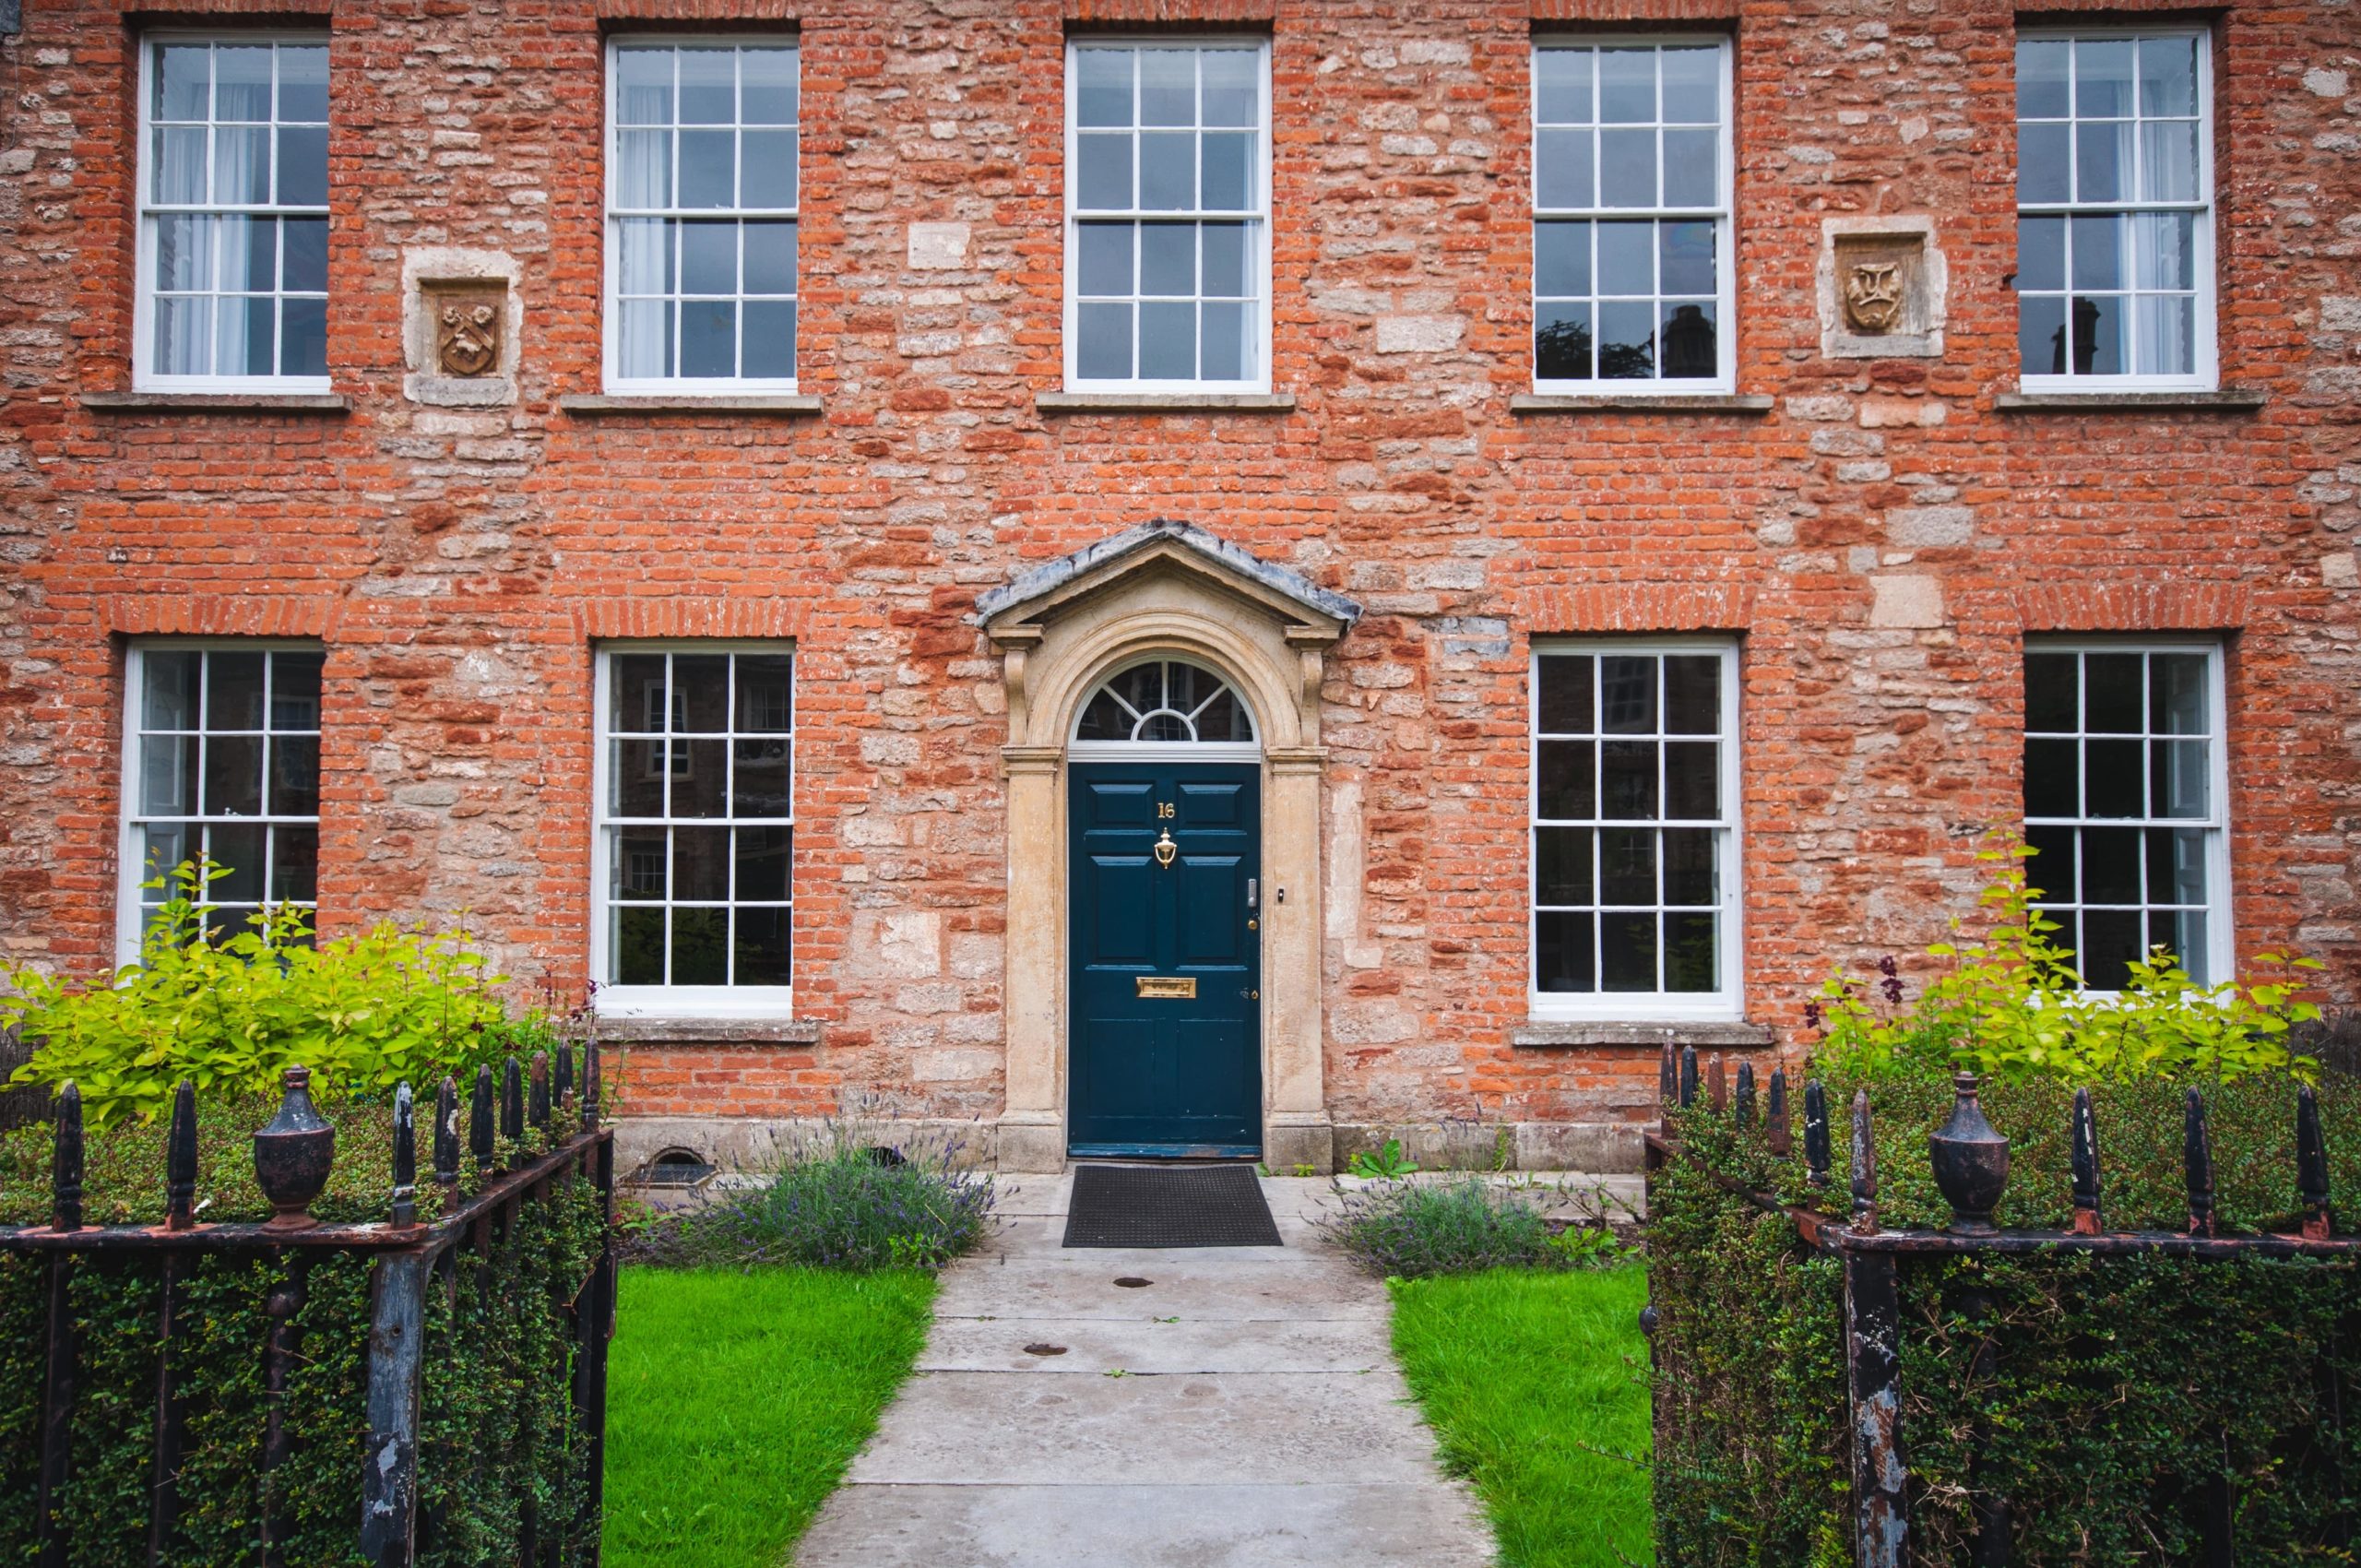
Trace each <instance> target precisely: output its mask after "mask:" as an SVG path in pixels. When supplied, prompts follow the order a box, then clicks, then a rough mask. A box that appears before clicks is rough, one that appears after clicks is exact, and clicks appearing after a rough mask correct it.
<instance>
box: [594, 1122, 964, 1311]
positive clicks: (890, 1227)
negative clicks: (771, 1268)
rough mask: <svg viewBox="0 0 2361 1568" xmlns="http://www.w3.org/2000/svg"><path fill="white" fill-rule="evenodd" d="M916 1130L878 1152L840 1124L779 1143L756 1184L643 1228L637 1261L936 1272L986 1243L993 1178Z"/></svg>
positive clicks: (851, 1125) (850, 1126)
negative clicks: (961, 1164) (962, 1163)
mask: <svg viewBox="0 0 2361 1568" xmlns="http://www.w3.org/2000/svg"><path fill="white" fill-rule="evenodd" d="M960 1153H961V1146H960V1145H959V1143H958V1142H957V1140H955V1138H952V1137H950V1136H947V1135H943V1134H932V1133H926V1132H921V1133H919V1134H917V1135H916V1136H914V1137H908V1138H906V1139H905V1141H904V1142H902V1143H900V1144H897V1145H896V1144H881V1143H879V1142H878V1141H877V1140H876V1136H875V1134H873V1133H872V1131H871V1130H870V1129H869V1128H868V1127H866V1126H865V1125H864V1124H863V1123H860V1122H859V1121H856V1120H850V1119H843V1118H830V1119H829V1120H827V1121H825V1122H823V1123H819V1124H817V1125H816V1126H814V1127H811V1128H797V1129H795V1130H793V1131H791V1132H790V1133H789V1134H787V1135H786V1136H785V1137H783V1138H781V1139H779V1140H778V1141H777V1144H776V1145H775V1146H774V1148H773V1151H772V1154H771V1157H770V1158H768V1159H766V1160H764V1161H763V1162H761V1163H760V1165H759V1166H758V1167H757V1169H756V1170H755V1172H754V1174H753V1177H752V1178H751V1179H740V1180H739V1181H737V1182H733V1183H732V1184H730V1186H728V1187H725V1188H723V1189H722V1190H720V1191H719V1192H718V1194H716V1193H709V1194H706V1195H705V1196H704V1198H703V1200H702V1201H701V1202H700V1203H699V1205H698V1206H696V1207H694V1208H692V1209H690V1210H688V1211H687V1212H686V1213H683V1214H682V1215H679V1216H678V1217H663V1218H657V1219H654V1220H653V1221H651V1222H649V1223H647V1224H645V1225H643V1226H641V1227H639V1229H638V1234H637V1236H636V1238H635V1241H633V1244H632V1247H631V1253H632V1255H633V1257H634V1258H635V1261H639V1262H645V1263H653V1264H658V1265H669V1266H673V1267H690V1268H693V1267H702V1266H711V1265H737V1266H740V1267H749V1266H752V1265H756V1264H805V1265H813V1266H817V1267H822V1268H841V1269H848V1270H852V1271H855V1272H860V1273H867V1272H870V1271H872V1270H876V1269H882V1268H940V1267H942V1266H943V1265H944V1264H947V1263H949V1262H951V1261H952V1260H953V1259H954V1258H956V1257H958V1256H960V1255H961V1254H963V1253H967V1251H969V1250H970V1249H971V1248H973V1247H974V1246H975V1245H976V1243H977V1242H979V1241H982V1240H983V1239H984V1237H985V1236H986V1235H987V1234H989V1233H990V1229H991V1207H992V1179H991V1176H990V1175H988V1174H985V1173H983V1172H980V1171H968V1170H960V1169H959V1168H958V1167H959V1156H960Z"/></svg>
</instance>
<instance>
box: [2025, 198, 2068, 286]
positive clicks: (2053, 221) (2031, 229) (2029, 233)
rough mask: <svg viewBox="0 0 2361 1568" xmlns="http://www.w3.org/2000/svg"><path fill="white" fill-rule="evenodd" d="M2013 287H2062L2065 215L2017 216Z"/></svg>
mask: <svg viewBox="0 0 2361 1568" xmlns="http://www.w3.org/2000/svg"><path fill="white" fill-rule="evenodd" d="M2017 287H2018V288H2019V289H2021V290H2036V291H2038V290H2043V289H2063V288H2064V287H2066V220H2065V219H2063V218H2058V217H2054V216H2053V217H2040V216H2033V217H2024V218H2020V219H2018V220H2017Z"/></svg>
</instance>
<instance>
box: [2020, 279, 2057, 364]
mask: <svg viewBox="0 0 2361 1568" xmlns="http://www.w3.org/2000/svg"><path fill="white" fill-rule="evenodd" d="M2017 353H2018V360H2019V363H2020V364H2021V366H2022V367H2023V370H2024V373H2025V374H2028V375H2063V374H2066V301H2065V300H2064V298H2062V297H2060V296H2058V295H2052V296H2050V297H2048V298H2047V299H2027V300H2020V301H2018V302H2017Z"/></svg>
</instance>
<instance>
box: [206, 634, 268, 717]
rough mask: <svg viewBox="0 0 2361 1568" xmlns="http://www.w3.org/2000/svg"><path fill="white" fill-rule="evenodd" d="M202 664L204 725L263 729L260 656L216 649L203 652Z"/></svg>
mask: <svg viewBox="0 0 2361 1568" xmlns="http://www.w3.org/2000/svg"><path fill="white" fill-rule="evenodd" d="M205 666H206V668H205V677H206V686H205V727H206V728H207V729H208V730H260V729H262V728H264V724H263V706H262V699H263V656H262V655H261V654H259V653H240V652H230V651H227V650H220V651H216V652H214V653H211V654H208V655H207V656H206V660H205Z"/></svg>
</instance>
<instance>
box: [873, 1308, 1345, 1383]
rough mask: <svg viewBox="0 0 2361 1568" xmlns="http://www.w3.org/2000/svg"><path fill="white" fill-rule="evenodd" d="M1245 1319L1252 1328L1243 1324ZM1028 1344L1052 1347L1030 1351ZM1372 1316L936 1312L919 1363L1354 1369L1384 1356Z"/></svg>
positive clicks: (987, 1367)
mask: <svg viewBox="0 0 2361 1568" xmlns="http://www.w3.org/2000/svg"><path fill="white" fill-rule="evenodd" d="M1241 1327H1243V1328H1246V1329H1248V1330H1250V1331H1249V1332H1241V1331H1240V1330H1241ZM1028 1345H1042V1346H1050V1347H1055V1348H1056V1353H1052V1354H1035V1353H1032V1352H1028V1351H1027V1350H1026V1346H1028ZM1388 1364H1389V1363H1388V1360H1387V1358H1386V1354H1385V1348H1384V1346H1383V1345H1382V1344H1380V1343H1377V1342H1376V1338H1375V1336H1372V1335H1371V1334H1370V1325H1369V1323H1368V1320H1366V1319H1361V1318H1349V1319H1344V1320H1341V1321H1339V1320H1335V1319H1325V1320H1313V1321H1311V1322H1291V1321H1288V1320H1286V1319H1274V1320H1271V1321H1267V1322H1263V1323H1256V1324H1246V1325H1241V1324H1239V1323H1238V1322H1237V1321H1236V1320H1234V1319H1225V1318H1200V1319H1198V1320H1196V1321H1194V1322H1191V1321H1190V1320H1189V1319H1186V1318H1183V1319H1181V1321H1180V1322H1178V1323H1173V1322H1168V1321H1167V1320H1165V1319H1163V1318H1138V1319H1131V1320H1125V1319H1121V1318H959V1317H946V1318H939V1319H937V1320H936V1322H935V1325H934V1332H933V1333H932V1334H931V1335H930V1336H928V1338H927V1344H926V1350H925V1352H924V1353H923V1354H922V1355H920V1356H919V1371H920V1372H1063V1373H1067V1374H1069V1375H1071V1374H1074V1373H1078V1372H1079V1373H1097V1372H1113V1371H1117V1370H1124V1371H1130V1372H1370V1371H1374V1370H1377V1369H1380V1368H1382V1367H1385V1366H1386V1365H1388Z"/></svg>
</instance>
